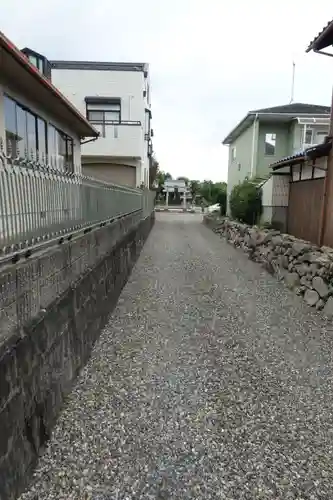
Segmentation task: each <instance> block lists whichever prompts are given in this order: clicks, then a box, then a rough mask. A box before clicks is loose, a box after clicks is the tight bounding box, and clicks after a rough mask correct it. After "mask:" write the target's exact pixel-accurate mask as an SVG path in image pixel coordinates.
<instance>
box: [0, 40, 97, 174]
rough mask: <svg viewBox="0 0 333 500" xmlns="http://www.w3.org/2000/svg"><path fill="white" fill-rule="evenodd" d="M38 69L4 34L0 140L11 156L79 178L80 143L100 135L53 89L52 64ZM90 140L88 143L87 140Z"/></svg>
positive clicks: (0, 42)
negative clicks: (48, 166)
mask: <svg viewBox="0 0 333 500" xmlns="http://www.w3.org/2000/svg"><path fill="white" fill-rule="evenodd" d="M34 57H35V59H36V61H38V64H40V67H37V69H36V66H37V64H33V63H32V62H31V61H29V58H28V56H27V55H26V53H25V52H24V51H23V53H22V51H20V50H19V49H18V48H17V47H15V45H14V44H13V43H12V42H11V41H10V40H8V38H6V37H5V35H4V34H3V33H1V32H0V139H1V140H2V141H3V143H2V147H3V148H5V150H6V151H7V154H11V155H12V156H13V157H17V156H19V157H21V158H22V157H23V156H27V155H28V156H29V158H30V157H31V158H35V159H36V158H37V156H38V157H39V160H40V161H48V163H49V164H50V165H52V167H53V168H55V169H56V170H59V171H62V172H63V171H68V172H76V173H81V143H82V142H84V141H85V140H93V139H94V138H95V139H96V138H97V137H98V132H97V130H96V129H95V128H94V127H93V125H92V124H91V123H90V122H89V121H88V120H87V119H86V117H85V116H84V115H82V114H81V113H80V112H79V111H78V110H77V108H76V107H75V106H73V104H72V103H71V102H69V101H68V100H67V99H66V98H65V97H64V96H63V95H62V94H61V93H60V92H59V91H58V89H57V88H56V87H55V86H54V85H52V83H51V81H50V78H49V76H50V74H49V71H48V61H47V59H45V58H44V57H43V56H41V55H40V54H37V53H35V52H34ZM89 137H90V138H92V139H87V138H89Z"/></svg>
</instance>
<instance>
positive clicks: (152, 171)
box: [149, 156, 160, 189]
mask: <svg viewBox="0 0 333 500" xmlns="http://www.w3.org/2000/svg"><path fill="white" fill-rule="evenodd" d="M159 168H160V165H159V163H158V161H157V160H156V158H155V156H153V157H152V159H151V163H150V168H149V189H155V188H156V187H157V186H156V184H158V175H159Z"/></svg>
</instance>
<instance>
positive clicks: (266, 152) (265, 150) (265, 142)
mask: <svg viewBox="0 0 333 500" xmlns="http://www.w3.org/2000/svg"><path fill="white" fill-rule="evenodd" d="M267 135H272V136H273V135H274V136H275V137H274V141H275V143H274V146H273V145H272V144H270V143H269V142H267V140H266V136H267ZM276 140H277V138H276V132H266V133H265V137H264V156H275V155H276ZM267 145H269V146H271V147H274V151H273V153H270V152H268V151H267Z"/></svg>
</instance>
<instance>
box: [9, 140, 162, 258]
mask: <svg viewBox="0 0 333 500" xmlns="http://www.w3.org/2000/svg"><path fill="white" fill-rule="evenodd" d="M76 171H81V168H77V169H76ZM152 210H153V195H152V194H151V193H150V192H149V191H142V190H140V189H133V188H130V187H125V186H117V185H114V184H109V183H105V182H101V181H99V180H96V179H93V178H90V177H85V176H82V175H78V174H74V173H66V172H64V171H59V170H57V169H56V168H54V167H53V166H52V165H49V164H47V163H46V162H45V161H41V160H40V159H38V158H36V157H35V158H32V156H30V157H28V156H27V155H25V156H24V157H23V158H20V157H19V156H17V157H15V158H13V157H11V155H10V154H6V152H5V149H4V143H3V141H0V257H3V256H4V255H8V254H12V253H13V252H14V253H15V252H17V251H20V250H22V249H25V248H29V247H31V246H33V245H36V244H42V243H43V242H46V241H50V240H52V239H55V238H59V237H62V236H64V235H68V234H70V233H73V232H75V231H78V230H80V229H85V228H88V227H91V226H94V225H96V224H100V223H104V222H108V221H110V220H112V219H114V218H116V217H119V216H123V215H126V214H129V213H133V212H137V211H141V213H142V216H143V217H145V216H147V214H148V213H149V211H150V212H151V211H152Z"/></svg>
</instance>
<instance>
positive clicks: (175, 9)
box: [0, 0, 333, 181]
mask: <svg viewBox="0 0 333 500" xmlns="http://www.w3.org/2000/svg"><path fill="white" fill-rule="evenodd" d="M24 6H25V7H24ZM331 18H332V2H331V1H330V0H321V1H320V2H318V1H317V2H314V1H310V0H279V2H268V1H264V0H252V1H251V2H249V1H248V0H238V1H237V2H234V3H231V1H229V2H228V1H222V0H204V1H203V0H177V1H176V0H143V1H140V0H117V1H116V0H66V1H65V0H56V1H55V0H43V1H41V0H29V1H27V0H26V1H25V0H10V1H6V2H1V20H0V29H1V30H2V31H3V32H4V33H5V34H6V35H7V37H8V38H10V39H11V40H12V41H13V42H14V43H15V44H16V45H18V47H19V48H23V47H24V46H28V47H30V48H32V49H35V50H36V51H37V52H41V53H42V54H44V55H45V56H46V57H48V58H49V59H85V60H87V59H88V60H100V61H102V60H105V61H135V62H149V63H150V67H151V81H152V113H153V128H154V131H155V138H154V149H155V151H156V156H157V159H158V160H159V162H160V165H161V168H162V169H163V170H167V171H169V172H171V173H172V175H174V176H178V175H185V176H188V177H190V178H192V179H201V180H203V179H212V180H214V181H217V180H226V178H227V153H228V152H227V147H225V146H222V145H221V140H222V139H223V138H224V137H225V136H226V135H227V133H228V132H229V130H230V129H232V128H233V127H234V126H235V125H236V123H237V122H238V121H239V120H240V119H241V118H242V117H243V116H244V115H245V114H246V113H247V111H248V110H250V109H256V108H261V107H267V106H275V105H279V104H287V103H288V102H289V100H290V87H291V73H292V61H293V59H294V60H295V62H296V81H295V99H294V100H295V101H297V102H307V103H312V104H323V105H329V104H330V101H331V88H332V83H333V58H332V59H331V58H329V57H324V56H321V55H315V54H305V49H306V47H307V45H308V43H309V42H310V41H311V40H312V39H313V38H314V36H315V35H316V34H317V33H318V32H319V31H321V29H322V28H323V27H324V25H326V23H327V22H328V21H329V20H330V19H331Z"/></svg>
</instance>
